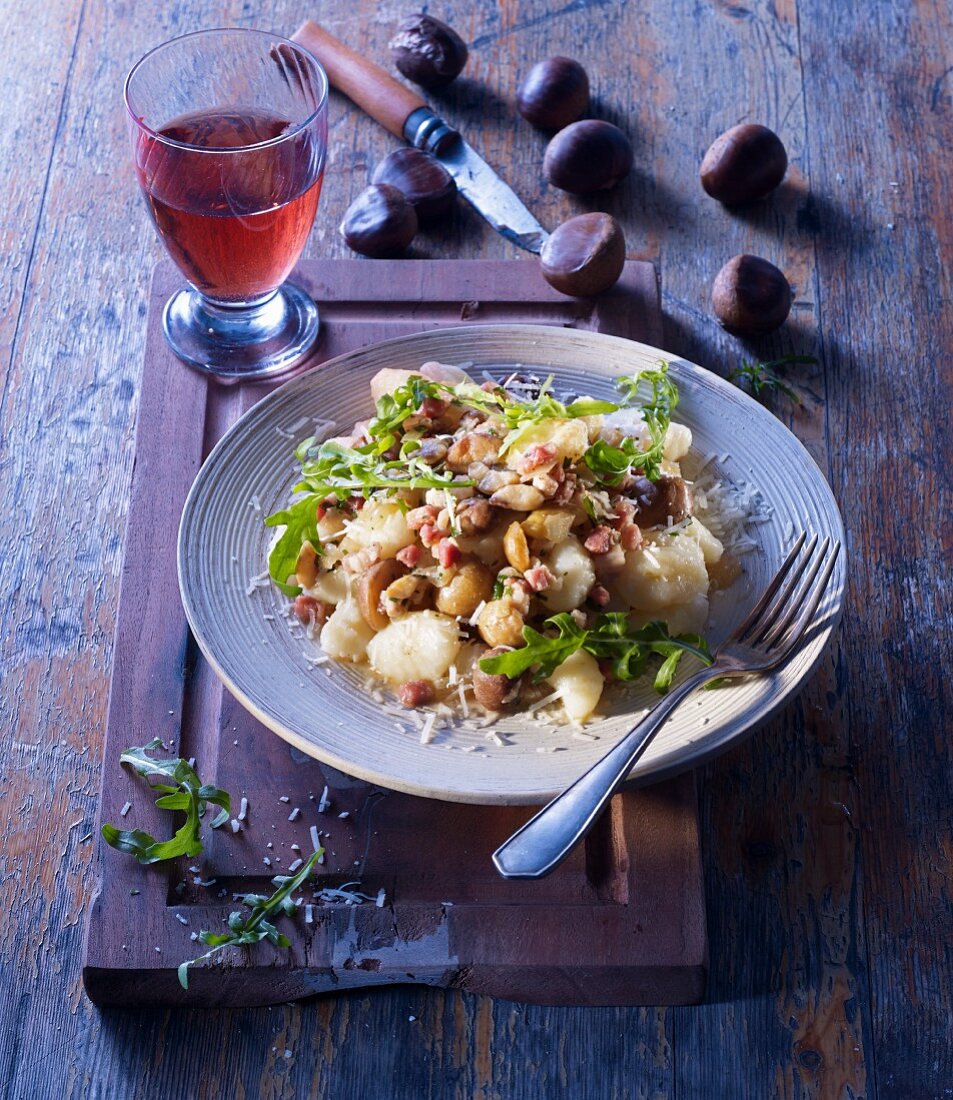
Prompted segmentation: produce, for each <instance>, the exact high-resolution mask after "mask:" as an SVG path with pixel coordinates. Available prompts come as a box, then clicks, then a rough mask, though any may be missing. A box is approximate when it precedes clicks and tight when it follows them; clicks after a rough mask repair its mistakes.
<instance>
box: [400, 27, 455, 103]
mask: <svg viewBox="0 0 953 1100" xmlns="http://www.w3.org/2000/svg"><path fill="white" fill-rule="evenodd" d="M390 52H391V57H393V59H394V64H395V65H396V66H397V68H398V69H399V70H400V72H402V73H403V74H404V76H406V77H407V79H408V80H412V81H413V82H414V83H415V84H419V85H420V86H421V88H444V87H446V86H447V85H448V84H449V83H450V82H451V81H452V80H455V79H456V78H457V77H458V76H459V75H460V73H461V71H462V70H463V66H464V65H466V63H467V46H466V43H465V42H464V41H463V39H462V38H461V37H460V35H458V34H457V32H456V31H455V30H454V29H453V27H448V26H447V24H446V23H441V22H440V20H439V19H434V17H433V16H432V15H424V14H423V12H421V13H419V14H418V15H411V16H408V18H407V19H405V20H404V21H403V23H401V24H400V26H399V27H398V28H397V33H396V34H395V35H394V37H393V38H392V39H391V40H390Z"/></svg>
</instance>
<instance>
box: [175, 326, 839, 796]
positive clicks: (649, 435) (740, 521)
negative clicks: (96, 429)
mask: <svg viewBox="0 0 953 1100" xmlns="http://www.w3.org/2000/svg"><path fill="white" fill-rule="evenodd" d="M801 531H809V532H816V533H818V534H819V535H820V536H821V537H824V536H830V537H831V538H832V539H839V540H840V541H842V542H843V541H844V532H843V524H842V521H841V518H840V514H839V512H838V509H837V505H836V502H835V500H834V497H833V495H832V493H831V490H830V488H829V487H828V485H827V483H826V481H825V479H824V477H823V475H822V474H821V472H820V470H819V469H818V468H817V466H816V464H815V463H814V462H813V460H812V459H811V457H810V455H809V454H808V452H807V451H806V450H805V448H804V447H803V446H802V444H801V443H799V442H798V440H797V439H796V438H795V437H794V436H793V435H792V434H791V433H790V432H789V431H788V430H787V429H786V428H785V427H784V426H783V425H782V424H781V423H780V422H779V421H778V420H776V419H775V418H774V417H773V416H772V415H771V414H770V413H769V412H767V411H766V410H765V409H764V408H762V407H761V406H760V405H758V404H757V403H756V402H755V401H753V400H751V398H749V397H748V396H747V395H746V394H744V393H742V392H741V391H739V390H738V389H737V388H736V387H734V386H732V385H730V384H729V383H727V382H725V381H724V380H723V379H721V378H718V377H717V376H715V375H713V374H711V373H710V372H708V371H705V370H703V369H702V368H700V367H697V366H695V365H693V364H691V363H687V362H684V361H682V360H678V359H672V358H671V357H669V356H666V354H665V353H664V352H662V351H660V350H658V349H657V348H652V347H649V346H647V345H644V344H638V343H634V342H632V341H629V340H624V339H621V338H618V337H612V336H606V335H602V334H598V333H589V332H580V331H575V330H571V329H553V328H548V327H543V326H532V325H492V326H490V325H486V326H466V327H460V328H453V329H443V330H440V331H434V332H427V333H421V334H417V335H413V336H409V337H402V338H400V339H397V340H390V341H386V342H384V343H380V344H376V345H373V346H371V347H366V348H362V349H360V350H358V351H355V352H351V353H349V354H347V355H344V356H341V357H340V358H338V359H335V360H333V361H331V362H329V363H327V364H324V365H323V366H321V367H319V368H317V369H315V370H314V371H311V372H310V373H308V374H305V375H302V376H300V377H298V378H295V379H293V380H292V381H289V382H288V383H286V384H285V385H283V386H282V387H280V388H279V389H277V390H275V391H274V392H273V393H272V394H270V395H269V396H268V397H266V398H265V399H264V400H262V401H261V402H259V403H258V404H257V405H255V406H254V407H253V408H252V409H251V410H249V411H248V412H247V413H246V414H245V415H244V416H243V417H242V418H241V419H240V420H238V421H237V422H236V423H235V424H234V425H233V426H232V428H231V429H230V430H229V431H228V432H227V433H226V434H225V435H224V436H223V437H222V439H221V440H220V441H219V443H218V444H217V445H216V446H215V448H214V449H213V451H212V452H211V454H210V455H209V457H208V459H207V460H206V462H205V464H204V465H203V467H202V469H201V470H200V472H199V475H198V477H197V478H196V481H195V484H194V485H193V487H192V490H191V491H190V493H189V496H188V499H187V501H186V504H185V507H184V510H183V515H182V522H181V526H180V531H179V543H178V567H179V582H180V588H181V594H182V600H183V604H184V607H185V611H186V615H187V617H188V620H189V623H190V625H191V628H192V631H193V633H194V635H195V638H196V640H197V642H198V644H199V646H200V647H201V649H202V652H203V653H204V655H205V656H206V658H207V659H208V660H209V662H210V663H211V665H212V667H213V668H214V669H215V671H216V673H217V674H218V675H219V677H220V678H221V679H222V681H223V682H224V684H225V685H226V687H227V688H228V690H229V691H230V692H231V693H232V694H233V695H234V696H235V697H236V698H237V699H238V700H239V701H240V702H241V703H242V704H243V705H244V706H245V707H246V708H247V709H248V710H249V711H250V712H251V713H252V714H254V715H255V716H256V717H257V718H258V719H259V720H260V721H261V722H262V723H263V724H264V725H265V726H267V727H269V728H270V729H271V730H273V731H274V732H275V733H277V734H278V735H279V736H281V737H283V738H285V739H286V740H287V741H289V742H290V743H291V744H293V745H295V746H296V747H297V748H298V749H300V750H301V751H302V752H304V753H306V754H307V755H309V756H312V757H314V758H316V759H318V760H321V761H323V762H325V763H327V764H330V765H331V766H333V767H335V768H337V769H339V770H341V771H343V772H346V773H348V774H350V775H354V776H357V777H359V778H361V779H364V780H367V781H369V782H372V783H377V784H380V785H382V786H385V787H389V788H392V789H395V790H401V791H405V792H408V793H411V794H416V795H421V796H426V797H433V798H442V799H446V800H451V801H461V802H475V803H488V804H489V803H497V804H538V803H541V802H544V801H546V800H548V799H549V798H550V797H552V796H553V795H554V794H556V793H557V792H558V791H560V790H562V789H564V788H565V787H566V786H568V785H569V784H570V783H571V782H572V781H573V780H574V779H576V778H577V777H578V776H579V775H580V774H582V772H584V771H585V770H586V769H587V768H588V767H590V766H591V765H592V764H593V763H594V762H595V760H596V759H597V758H598V757H600V756H601V755H602V754H603V753H604V752H605V751H606V750H607V749H608V748H609V747H610V746H611V744H612V743H613V741H614V740H615V739H617V738H619V737H621V736H623V735H624V734H625V733H626V732H627V731H628V730H629V729H630V728H631V726H632V725H634V724H635V723H636V722H637V721H638V720H639V719H640V718H641V717H642V716H643V715H644V714H645V713H646V712H647V710H648V709H649V708H651V707H652V706H653V705H654V703H655V702H656V701H657V700H658V698H659V693H660V692H664V691H666V690H667V689H668V687H669V686H670V685H671V684H672V683H673V682H674V680H675V679H676V677H679V676H682V675H685V674H686V673H688V672H690V671H691V669H692V668H696V669H697V668H698V667H699V665H698V663H699V662H705V661H707V660H709V659H710V653H711V652H712V651H713V650H714V649H715V648H716V647H717V645H718V643H719V642H720V641H721V640H722V639H723V638H724V637H726V636H727V635H728V634H729V633H730V632H731V630H732V629H733V628H734V626H736V625H737V624H738V623H739V622H740V621H741V620H742V619H743V618H744V616H745V615H746V614H747V612H748V610H750V608H751V606H752V605H753V603H754V602H755V600H756V598H757V596H758V595H759V593H760V592H761V591H762V589H763V588H764V587H765V585H766V584H767V582H768V580H769V579H770V578H771V577H772V576H773V574H774V573H775V572H776V570H777V568H778V566H779V565H780V564H781V561H782V560H783V558H784V556H785V554H786V553H787V551H788V549H789V548H790V546H791V545H792V544H793V542H794V540H795V538H796V536H797V535H798V534H799V533H800V532H801ZM844 570H845V567H844V564H843V558H841V559H840V560H839V562H838V564H837V567H836V570H835V572H834V575H833V577H832V580H831V584H830V586H829V588H828V591H827V593H826V595H825V598H824V601H823V603H822V604H821V606H820V608H819V610H818V613H817V616H816V621H815V622H814V624H813V625H812V627H811V629H810V631H809V636H808V638H807V639H806V641H805V642H804V644H803V645H802V646H801V647H800V649H799V650H798V652H797V653H796V654H795V655H794V656H793V657H792V659H791V660H790V661H789V662H788V663H787V664H786V665H784V666H783V667H782V668H781V669H780V670H778V671H777V672H775V673H773V674H771V675H766V676H759V677H751V678H748V679H743V680H737V681H732V682H730V683H726V684H725V685H724V686H722V687H718V688H716V689H714V690H710V691H702V692H699V693H698V694H697V697H695V698H693V699H690V700H689V701H688V702H686V703H685V704H684V705H683V706H682V708H681V709H680V710H679V711H678V712H677V713H676V714H675V715H674V716H673V717H672V718H671V719H670V720H669V721H668V722H667V723H666V725H665V726H664V727H663V728H662V730H661V731H660V732H659V734H658V735H657V736H656V738H655V740H654V742H653V743H652V745H651V746H650V748H649V749H648V750H647V751H646V753H645V755H644V756H643V757H642V758H641V759H640V760H639V762H638V764H637V765H636V767H635V768H634V769H633V772H632V776H631V778H633V779H638V780H640V781H647V780H655V779H658V778H662V777H664V776H666V775H669V774H672V773H674V772H677V771H679V770H682V769H684V768H687V767H692V766H695V765H697V764H698V763H700V762H701V761H702V760H704V759H706V758H708V757H711V756H712V755H714V754H716V753H718V752H720V751H722V750H723V749H724V748H726V747H727V746H728V745H729V744H731V743H732V742H734V741H736V740H737V739H738V738H740V737H742V736H744V735H745V734H746V733H750V732H751V731H752V730H754V729H755V728H757V727H758V726H759V725H760V724H762V723H763V722H764V721H766V720H767V719H768V718H769V717H770V716H771V715H772V714H774V713H775V712H776V711H777V710H778V709H779V708H780V707H781V706H782V705H783V704H784V703H785V702H786V701H787V700H788V699H790V698H791V697H792V695H793V694H794V693H795V692H796V691H797V690H798V689H799V688H800V687H801V686H802V685H803V684H804V682H805V681H806V680H807V678H808V677H809V676H810V674H811V673H812V672H813V670H814V668H815V667H816V666H817V664H818V662H819V661H820V660H821V657H822V655H823V653H824V650H825V647H826V646H827V644H828V642H829V640H830V638H831V634H832V632H833V631H834V629H835V627H836V625H837V621H838V619H839V616H840V613H841V609H842V605H843V599H844V588H845V572H844Z"/></svg>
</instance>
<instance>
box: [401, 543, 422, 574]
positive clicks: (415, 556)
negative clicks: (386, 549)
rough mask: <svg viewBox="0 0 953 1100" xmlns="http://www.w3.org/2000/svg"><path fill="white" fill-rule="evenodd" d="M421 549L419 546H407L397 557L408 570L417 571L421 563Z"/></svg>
mask: <svg viewBox="0 0 953 1100" xmlns="http://www.w3.org/2000/svg"><path fill="white" fill-rule="evenodd" d="M420 555H421V549H420V547H419V546H414V545H410V546H405V547H404V548H403V550H398V551H397V554H396V555H395V556H396V558H397V560H398V561H399V562H400V564H401V565H406V566H407V568H408V569H416V567H417V565H418V563H419V562H420Z"/></svg>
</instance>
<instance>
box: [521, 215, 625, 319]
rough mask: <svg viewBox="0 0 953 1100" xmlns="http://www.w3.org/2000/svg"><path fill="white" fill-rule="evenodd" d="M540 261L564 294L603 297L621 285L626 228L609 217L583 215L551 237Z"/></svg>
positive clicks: (544, 247) (544, 246)
mask: <svg viewBox="0 0 953 1100" xmlns="http://www.w3.org/2000/svg"><path fill="white" fill-rule="evenodd" d="M539 262H540V266H541V268H542V271H543V277H544V278H545V280H546V282H547V283H549V285H550V286H553V287H555V288H556V289H557V290H558V291H560V292H561V293H563V294H571V295H572V296H573V297H579V298H584V297H588V295H590V294H599V293H600V292H601V291H603V290H608V289H609V287H610V286H612V285H613V284H614V283H616V282H618V280H619V276H620V275H621V274H622V268H623V267H624V266H625V236H624V235H623V233H622V227H621V226H620V225H619V223H618V222H617V221H616V220H615V218H613V217H612V216H611V215H609V214H601V213H599V212H598V211H597V212H595V213H592V214H579V215H577V216H576V217H575V218H570V219H569V221H568V222H563V224H562V225H561V226H560V227H559V228H558V229H557V230H556V231H555V232H554V233H553V234H552V235H551V236H550V237H549V238H547V240H546V243H545V244H544V245H543V248H542V251H541V252H540V254H539Z"/></svg>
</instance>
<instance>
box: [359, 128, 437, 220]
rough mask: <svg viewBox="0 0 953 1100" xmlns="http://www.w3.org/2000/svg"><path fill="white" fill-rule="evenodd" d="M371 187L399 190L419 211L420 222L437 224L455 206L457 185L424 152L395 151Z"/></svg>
mask: <svg viewBox="0 0 953 1100" xmlns="http://www.w3.org/2000/svg"><path fill="white" fill-rule="evenodd" d="M371 182H372V183H388V184H390V185H391V187H396V188H397V190H398V191H400V192H401V193H402V194H403V196H404V198H405V199H406V200H407V201H408V202H409V203H410V204H411V206H413V208H414V210H416V211H417V220H418V221H419V222H431V221H438V220H439V219H440V218H443V217H446V216H447V215H448V214H449V213H450V210H451V208H452V206H453V199H454V196H455V195H456V193H457V185H456V183H455V182H454V179H453V176H451V175H450V173H449V172H448V171H447V170H446V168H444V166H443V165H442V164H441V163H440V161H439V160H437V158H436V157H434V156H431V155H430V153H425V152H423V150H422V149H411V148H410V147H409V146H408V147H406V148H404V149H395V150H394V151H393V152H392V153H388V154H387V156H386V157H384V159H383V160H382V161H381V162H380V164H378V166H377V167H376V168H375V169H374V174H373V175H372V176H371Z"/></svg>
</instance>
